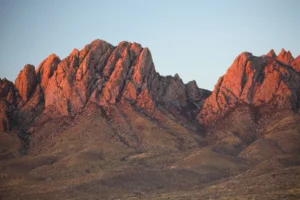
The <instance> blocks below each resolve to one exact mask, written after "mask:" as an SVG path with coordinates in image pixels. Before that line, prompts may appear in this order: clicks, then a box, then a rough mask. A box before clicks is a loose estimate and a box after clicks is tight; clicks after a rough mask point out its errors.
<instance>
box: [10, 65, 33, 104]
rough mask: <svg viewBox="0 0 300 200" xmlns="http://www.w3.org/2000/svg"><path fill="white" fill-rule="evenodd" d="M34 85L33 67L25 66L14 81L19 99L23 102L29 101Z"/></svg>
mask: <svg viewBox="0 0 300 200" xmlns="http://www.w3.org/2000/svg"><path fill="white" fill-rule="evenodd" d="M36 83H37V77H36V72H35V68H34V66H33V65H30V64H27V65H25V66H24V69H23V70H21V71H20V73H19V75H18V77H17V79H16V80H15V87H16V88H17V89H18V91H19V94H20V97H21V98H22V100H23V101H24V102H27V101H28V100H29V98H30V96H31V95H32V92H33V90H34V89H35V86H36Z"/></svg>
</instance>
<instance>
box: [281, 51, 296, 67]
mask: <svg viewBox="0 0 300 200" xmlns="http://www.w3.org/2000/svg"><path fill="white" fill-rule="evenodd" d="M277 60H279V61H280V62H282V63H284V64H286V65H291V64H292V62H293V61H294V58H293V56H292V54H291V52H290V51H287V52H286V51H285V49H281V52H280V53H279V54H278V56H277Z"/></svg>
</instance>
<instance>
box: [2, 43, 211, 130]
mask: <svg viewBox="0 0 300 200" xmlns="http://www.w3.org/2000/svg"><path fill="white" fill-rule="evenodd" d="M3 87H4V86H3ZM12 88H15V90H16V92H17V94H14V92H9V91H8V90H7V89H6V88H4V89H2V93H3V94H4V93H5V97H6V96H8V97H7V98H8V100H7V101H9V102H10V103H11V104H13V105H15V107H16V109H15V110H14V112H13V113H14V117H15V119H16V121H17V122H18V123H17V124H19V125H20V126H22V128H24V127H25V129H27V128H28V127H30V123H32V122H33V121H34V120H35V119H38V118H40V115H41V114H43V115H47V116H52V117H58V116H75V115H77V114H78V113H80V112H82V111H83V110H84V109H85V107H86V106H87V105H88V104H90V103H92V104H96V105H97V106H99V107H109V106H112V105H116V104H118V103H119V102H121V101H127V102H130V105H131V106H132V107H135V108H138V109H140V110H143V111H144V112H146V113H148V114H149V115H152V114H153V111H154V110H156V109H157V107H164V108H166V109H167V110H169V111H170V112H171V113H173V115H175V117H176V116H181V115H186V116H189V118H193V119H195V117H196V115H197V113H198V112H199V111H200V109H201V106H202V105H203V101H204V100H205V99H206V98H207V97H208V96H209V95H210V91H207V90H204V89H200V88H198V86H197V84H196V82H195V81H191V82H189V83H188V84H185V83H183V81H182V80H181V78H180V77H179V75H177V74H176V75H175V76H174V77H173V76H166V77H164V76H161V75H160V74H159V73H157V72H156V70H155V67H154V63H153V60H152V56H151V52H150V50H149V49H148V48H144V47H142V46H141V45H140V44H138V43H130V42H127V41H123V42H120V43H119V44H118V45H117V46H116V47H114V46H113V45H111V44H109V43H107V42H105V41H103V40H95V41H93V42H92V43H90V44H88V45H86V46H85V47H84V48H83V49H82V50H77V49H74V50H73V51H72V52H71V53H70V55H69V56H67V57H66V58H65V59H63V60H61V59H60V58H59V57H58V56H56V55H55V54H51V55H49V56H48V57H47V58H46V59H45V60H44V61H42V62H41V63H40V64H39V66H38V67H37V68H36V69H35V67H34V66H33V65H29V64H28V65H25V67H24V69H23V70H22V71H21V72H20V74H19V75H18V77H17V79H16V80H15V85H13V84H12ZM53 111H55V112H53ZM169 111H167V112H169ZM53 113H55V115H54V114H53Z"/></svg>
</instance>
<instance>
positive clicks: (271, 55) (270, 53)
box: [267, 49, 277, 58]
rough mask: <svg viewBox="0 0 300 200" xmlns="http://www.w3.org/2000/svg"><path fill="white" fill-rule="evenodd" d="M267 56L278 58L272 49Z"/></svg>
mask: <svg viewBox="0 0 300 200" xmlns="http://www.w3.org/2000/svg"><path fill="white" fill-rule="evenodd" d="M267 56H269V57H271V58H276V57H277V56H276V53H275V51H274V50H273V49H271V50H270V51H269V53H268V54H267Z"/></svg>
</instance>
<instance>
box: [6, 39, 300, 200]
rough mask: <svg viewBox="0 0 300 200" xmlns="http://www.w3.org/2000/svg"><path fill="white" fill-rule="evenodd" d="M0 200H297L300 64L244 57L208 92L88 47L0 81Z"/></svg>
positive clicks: (147, 64) (120, 52)
mask: <svg viewBox="0 0 300 200" xmlns="http://www.w3.org/2000/svg"><path fill="white" fill-rule="evenodd" d="M0 98H1V100H0V119H1V123H0V129H1V131H2V133H1V134H0V159H1V160H0V197H2V198H3V199H199V198H200V199H233V198H234V199H255V198H258V199H299V198H300V190H299V188H300V157H299V153H300V145H299V144H300V143H299V142H300V125H299V124H300V115H299V105H300V57H299V56H298V57H297V58H296V59H294V58H293V56H292V55H291V53H290V52H286V51H285V50H282V51H281V53H280V54H279V55H278V56H276V55H275V53H274V52H273V51H270V53H268V54H267V55H264V56H261V57H255V56H253V55H252V54H250V53H242V54H241V55H239V56H238V57H237V58H236V60H235V61H234V63H233V64H232V66H231V67H230V68H229V69H228V71H227V73H226V74H225V75H224V76H222V77H221V78H220V79H219V81H218V83H217V84H216V86H215V89H214V91H212V92H210V91H207V90H204V89H200V88H198V86H197V84H196V82H195V81H191V82H189V83H187V84H184V83H183V82H182V80H181V79H180V77H179V76H178V75H177V74H176V75H175V76H174V77H172V76H166V77H164V76H161V75H159V74H158V73H157V72H156V71H155V67H154V64H153V61H152V57H151V53H150V51H149V49H147V48H143V47H142V46H141V45H139V44H137V43H129V42H121V43H120V44H119V45H118V46H117V47H114V46H112V45H110V44H108V43H107V42H105V41H102V40H95V41H93V42H92V43H91V44H89V45H86V46H85V47H84V48H83V49H82V50H81V51H79V50H77V49H74V50H73V51H72V53H71V54H70V55H69V56H68V57H66V58H65V59H63V60H60V58H59V57H57V56H56V55H54V54H52V55H50V56H49V57H48V58H46V59H45V60H44V61H43V62H42V63H41V64H40V65H39V66H38V67H37V68H35V67H34V66H32V65H25V67H24V69H23V70H22V71H21V72H20V74H19V75H18V77H17V79H16V80H15V83H14V84H13V83H12V82H10V81H8V80H6V79H5V78H4V79H2V80H0Z"/></svg>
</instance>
